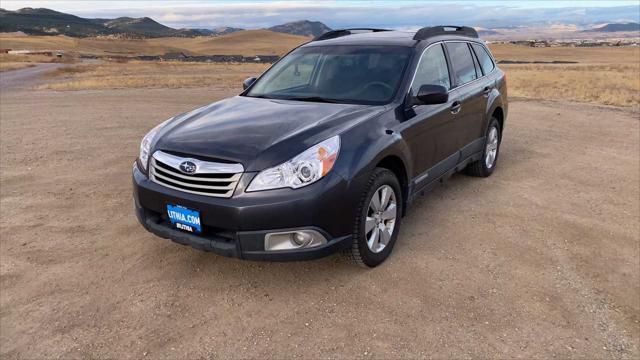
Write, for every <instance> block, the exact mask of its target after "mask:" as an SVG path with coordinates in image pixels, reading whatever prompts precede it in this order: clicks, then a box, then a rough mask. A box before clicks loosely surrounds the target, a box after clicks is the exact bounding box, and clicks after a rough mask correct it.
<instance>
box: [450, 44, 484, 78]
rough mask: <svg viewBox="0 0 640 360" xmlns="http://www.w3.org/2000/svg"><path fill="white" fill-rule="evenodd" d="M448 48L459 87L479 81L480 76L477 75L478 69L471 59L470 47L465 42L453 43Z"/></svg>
mask: <svg viewBox="0 0 640 360" xmlns="http://www.w3.org/2000/svg"><path fill="white" fill-rule="evenodd" d="M446 46H447V51H448V52H449V58H450V59H451V65H452V66H453V73H454V74H455V76H456V79H457V85H462V84H466V83H468V82H469V81H472V80H475V79H477V78H478V74H476V67H475V65H474V63H473V58H472V57H471V56H472V54H471V50H470V49H469V45H467V43H465V42H451V43H447V45H446Z"/></svg>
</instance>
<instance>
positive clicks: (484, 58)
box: [471, 44, 496, 75]
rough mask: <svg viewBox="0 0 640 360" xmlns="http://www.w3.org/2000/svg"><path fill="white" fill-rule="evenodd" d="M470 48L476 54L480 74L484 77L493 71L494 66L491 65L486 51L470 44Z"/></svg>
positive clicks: (491, 62) (480, 46)
mask: <svg viewBox="0 0 640 360" xmlns="http://www.w3.org/2000/svg"><path fill="white" fill-rule="evenodd" d="M471 47H473V51H474V52H475V53H476V56H477V57H478V61H480V66H481V67H482V72H483V73H484V74H485V75H486V74H488V73H490V72H491V71H493V69H494V68H495V67H496V65H495V64H494V63H493V60H492V59H491V56H489V53H488V52H487V49H485V47H484V46H482V45H480V44H471Z"/></svg>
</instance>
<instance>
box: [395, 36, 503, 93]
mask: <svg viewBox="0 0 640 360" xmlns="http://www.w3.org/2000/svg"><path fill="white" fill-rule="evenodd" d="M453 42H463V43H467V44H478V45H481V46H482V47H484V48H485V49H486V50H487V53H488V54H489V57H490V58H491V60H492V61H493V65H494V66H493V69H492V70H491V71H490V72H489V73H487V74H484V75H482V76H480V77H478V78H477V79H473V80H471V81H468V82H466V83H464V84H462V85H457V86H455V87H450V88H449V89H448V91H447V92H449V93H450V92H452V91H454V90H458V89H460V88H462V87H464V86H467V85H468V84H472V83H474V82H476V81H478V80H480V79H482V78H484V77H486V76H489V75H490V74H493V72H494V71H496V69H497V68H498V63H497V62H496V59H495V58H494V57H493V54H492V53H491V50H489V48H488V47H487V46H486V45H485V44H483V43H481V42H477V41H467V40H442V41H438V42H434V43H433V44H429V46H427V47H426V48H424V50H422V54H420V58H419V59H418V62H417V64H416V68H415V70H414V71H413V77H412V78H411V83H410V84H409V89H408V90H407V94H409V93H410V92H411V88H412V87H413V83H414V81H415V80H416V75H417V73H418V66H420V62H421V61H422V57H423V56H424V54H425V53H426V52H427V50H429V48H431V47H432V46H434V45H443V44H446V43H453ZM447 67H449V62H448V61H447ZM447 70H449V71H450V72H449V74H454V76H455V73H453V72H451V71H452V70H453V69H447ZM451 80H453V79H449V81H451ZM451 85H453V84H450V86H451Z"/></svg>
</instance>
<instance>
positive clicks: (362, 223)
mask: <svg viewBox="0 0 640 360" xmlns="http://www.w3.org/2000/svg"><path fill="white" fill-rule="evenodd" d="M402 201H403V199H402V192H401V190H400V183H399V182H398V179H397V178H396V176H395V175H394V174H393V173H392V172H391V171H389V170H387V169H382V168H376V169H375V171H374V172H373V174H372V175H371V178H370V179H369V183H368V186H367V188H366V190H365V191H364V194H363V197H362V200H361V202H360V207H359V210H358V213H357V215H356V220H355V226H354V232H353V244H352V246H351V249H349V250H348V251H347V255H349V257H351V259H353V260H354V261H355V263H356V264H358V265H360V266H364V267H376V266H378V265H380V264H381V263H382V262H383V261H384V260H385V259H386V258H387V257H388V256H389V254H390V253H391V250H392V249H393V245H394V244H395V242H396V238H397V237H398V231H399V230H400V221H401V218H402V216H401V215H402V204H403V203H402Z"/></svg>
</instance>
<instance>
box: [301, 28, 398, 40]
mask: <svg viewBox="0 0 640 360" xmlns="http://www.w3.org/2000/svg"><path fill="white" fill-rule="evenodd" d="M381 31H391V30H388V29H372V28H351V29H338V30H331V31H328V32H326V33H324V34H322V35H319V36H317V37H316V38H315V39H313V40H311V41H321V40H329V39H335V38H339V37H342V36H347V35H352V34H361V33H365V32H381Z"/></svg>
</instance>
